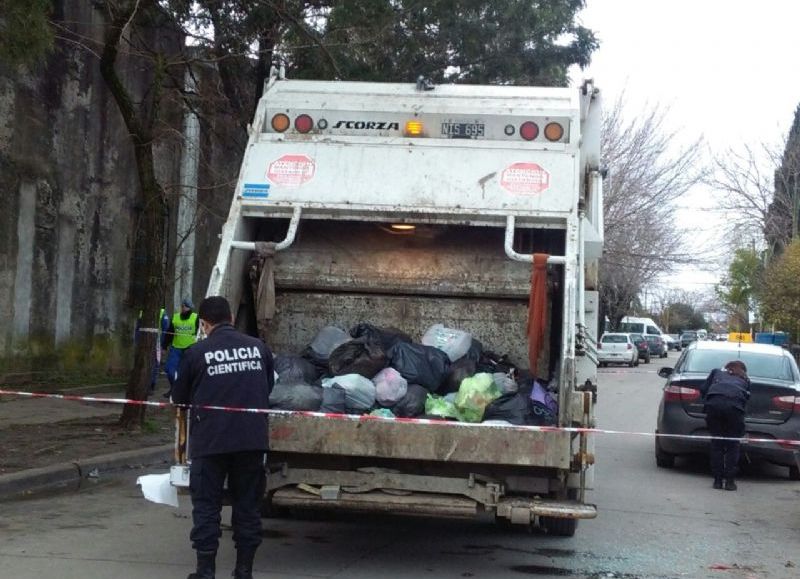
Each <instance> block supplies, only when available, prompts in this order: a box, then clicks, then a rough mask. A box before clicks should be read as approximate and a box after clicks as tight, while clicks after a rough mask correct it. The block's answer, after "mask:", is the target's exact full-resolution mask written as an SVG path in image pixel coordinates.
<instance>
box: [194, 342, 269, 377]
mask: <svg viewBox="0 0 800 579" xmlns="http://www.w3.org/2000/svg"><path fill="white" fill-rule="evenodd" d="M205 360H206V366H207V368H206V373H207V374H208V375H209V376H218V375H220V374H234V373H238V372H247V371H252V372H261V371H262V370H263V366H262V365H261V352H259V350H258V348H230V349H225V350H214V351H212V352H206V353H205ZM212 362H217V363H216V364H212Z"/></svg>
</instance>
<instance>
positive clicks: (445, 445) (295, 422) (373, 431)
mask: <svg viewBox="0 0 800 579" xmlns="http://www.w3.org/2000/svg"><path fill="white" fill-rule="evenodd" d="M269 448H270V451H273V452H281V453H301V454H321V455H339V456H366V457H378V458H395V459H409V460H427V461H442V462H459V463H484V464H498V465H501V464H502V465H513V466H531V467H545V468H560V469H568V468H569V466H570V456H571V453H570V434H569V433H568V432H547V431H536V430H530V429H525V428H524V427H514V426H494V425H481V424H466V423H459V422H444V421H442V422H438V421H433V422H428V421H416V420H411V419H408V420H403V419H394V420H391V419H376V418H375V417H365V416H319V415H316V416H315V415H311V414H302V413H287V414H274V415H272V416H270V428H269Z"/></svg>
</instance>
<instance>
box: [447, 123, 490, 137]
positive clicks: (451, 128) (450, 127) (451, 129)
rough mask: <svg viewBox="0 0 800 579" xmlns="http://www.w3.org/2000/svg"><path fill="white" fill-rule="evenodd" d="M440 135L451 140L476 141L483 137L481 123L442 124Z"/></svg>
mask: <svg viewBox="0 0 800 579" xmlns="http://www.w3.org/2000/svg"><path fill="white" fill-rule="evenodd" d="M442 135H444V136H446V137H450V138H451V139H476V138H478V137H482V136H484V125H483V123H442Z"/></svg>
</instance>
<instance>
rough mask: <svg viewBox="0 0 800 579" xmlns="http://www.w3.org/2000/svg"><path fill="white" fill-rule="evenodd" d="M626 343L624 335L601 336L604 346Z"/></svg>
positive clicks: (626, 339) (626, 337)
mask: <svg viewBox="0 0 800 579" xmlns="http://www.w3.org/2000/svg"><path fill="white" fill-rule="evenodd" d="M627 341H628V336H626V335H624V334H612V335H610V336H603V342H604V343H606V344H624V343H625V342H627Z"/></svg>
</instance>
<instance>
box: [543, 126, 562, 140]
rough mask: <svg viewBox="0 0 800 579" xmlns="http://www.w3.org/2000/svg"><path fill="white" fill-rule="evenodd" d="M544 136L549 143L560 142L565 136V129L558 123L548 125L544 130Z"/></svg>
mask: <svg viewBox="0 0 800 579" xmlns="http://www.w3.org/2000/svg"><path fill="white" fill-rule="evenodd" d="M544 136H545V137H546V138H547V140H548V141H560V140H561V137H563V136H564V127H562V126H561V125H560V124H558V123H547V126H546V127H545V128H544Z"/></svg>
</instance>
